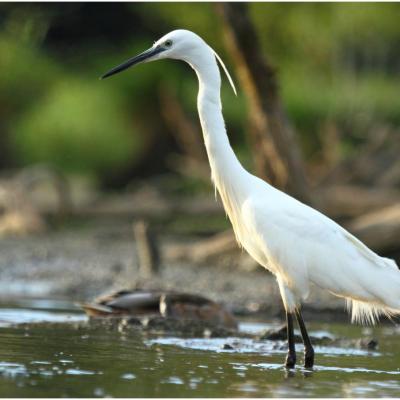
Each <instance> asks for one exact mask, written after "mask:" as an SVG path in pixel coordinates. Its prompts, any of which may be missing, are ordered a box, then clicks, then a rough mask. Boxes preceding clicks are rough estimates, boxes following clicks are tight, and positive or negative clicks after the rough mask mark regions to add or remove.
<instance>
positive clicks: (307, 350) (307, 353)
mask: <svg viewBox="0 0 400 400" xmlns="http://www.w3.org/2000/svg"><path fill="white" fill-rule="evenodd" d="M296 318H297V322H298V323H299V327H300V331H301V336H302V338H303V343H304V367H305V368H312V366H313V365H314V349H313V346H312V344H311V340H310V337H309V336H308V333H307V329H306V326H305V324H304V321H303V317H302V315H301V312H300V310H299V309H297V310H296Z"/></svg>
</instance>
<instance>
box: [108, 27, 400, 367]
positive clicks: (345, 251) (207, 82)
mask: <svg viewBox="0 0 400 400" xmlns="http://www.w3.org/2000/svg"><path fill="white" fill-rule="evenodd" d="M149 52H150V53H149ZM143 54H148V56H147V58H145V59H140V57H141V55H139V56H137V57H136V58H133V59H131V60H129V61H128V62H127V63H125V64H122V66H120V67H117V68H115V69H113V70H111V71H110V73H108V74H106V75H105V76H109V75H112V74H113V73H116V72H119V71H120V70H122V69H125V68H127V67H129V66H130V65H133V64H136V63H138V62H143V61H144V62H147V61H152V60H156V59H162V58H173V59H180V60H183V61H186V62H187V63H189V64H190V65H191V66H192V68H193V69H194V70H195V72H196V74H197V77H198V80H199V93H198V99H197V104H198V111H199V116H200V122H201V126H202V130H203V135H204V142H205V146H206V149H207V154H208V158H209V162H210V166H211V171H212V180H213V182H214V184H215V186H216V188H217V190H218V192H219V194H220V196H221V199H222V202H223V205H224V208H225V210H226V213H227V215H228V216H229V219H230V221H231V222H232V226H233V229H234V231H235V235H236V238H237V241H238V242H239V244H240V245H241V246H243V248H244V249H246V250H247V251H248V253H249V254H250V255H251V256H252V257H253V258H254V259H255V260H256V261H257V262H258V263H260V264H261V265H263V266H264V267H265V268H267V269H268V270H270V271H271V272H272V273H273V274H274V275H275V276H276V278H277V281H278V285H279V288H280V293H281V295H282V299H283V302H284V305H285V308H286V310H287V312H289V313H292V312H295V310H296V309H299V308H300V302H301V300H303V299H305V298H306V297H307V295H308V293H309V288H310V283H314V284H315V285H317V286H319V287H320V288H323V289H326V290H328V291H329V292H331V293H332V294H334V295H336V296H340V297H344V298H345V299H346V300H347V302H348V303H349V304H350V305H351V309H352V319H353V320H354V321H357V320H358V321H362V322H375V320H376V318H377V317H378V316H379V314H386V315H393V314H397V313H400V271H399V269H398V267H397V265H396V264H395V262H394V261H393V260H389V259H387V258H383V257H380V256H378V255H377V254H375V253H374V252H373V251H372V250H370V249H369V248H368V247H366V246H365V245H364V244H363V243H362V242H360V241H359V240H358V239H356V238H355V237H354V236H353V235H351V234H350V233H349V232H347V231H346V230H345V229H343V228H342V227H341V226H339V225H338V224H337V223H335V222H334V221H332V220H331V219H329V218H328V217H326V216H325V215H323V214H321V213H320V212H318V211H316V210H314V209H313V208H311V207H309V206H307V205H305V204H303V203H301V202H299V201H297V200H296V199H294V198H292V197H290V196H288V195H287V194H285V193H283V192H281V191H279V190H277V189H276V188H274V187H272V186H271V185H269V184H268V183H266V182H264V181H263V180H261V179H259V178H257V177H255V176H253V175H251V174H250V173H248V172H247V171H246V170H245V169H244V168H243V167H242V165H241V164H240V162H239V161H238V159H237V158H236V156H235V154H234V152H233V150H232V148H231V146H230V144H229V140H228V137H227V134H226V129H225V124H224V120H223V116H222V111H221V108H222V107H221V100H220V86H221V77H220V72H219V69H218V65H217V61H216V54H215V52H214V50H213V49H211V48H210V47H209V46H208V45H207V44H206V43H205V42H204V41H203V40H202V39H201V38H200V37H199V36H197V35H196V34H194V33H193V32H190V31H186V30H176V31H173V32H170V33H169V34H167V35H165V36H164V37H162V38H161V39H160V40H158V41H157V42H156V43H155V44H154V46H153V47H152V49H150V50H149V51H147V52H145V53H143ZM142 58H143V57H142ZM217 58H218V60H219V61H220V62H221V64H222V66H223V68H224V70H225V72H226V74H227V76H228V78H229V81H230V82H231V84H232V86H233V88H234V85H233V82H232V80H231V78H230V76H229V73H228V71H227V70H226V67H225V66H224V65H223V63H222V61H221V60H220V58H219V57H218V56H217ZM304 329H305V328H304ZM305 343H306V342H305ZM311 365H312V363H311Z"/></svg>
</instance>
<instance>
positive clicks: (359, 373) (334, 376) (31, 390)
mask: <svg viewBox="0 0 400 400" xmlns="http://www.w3.org/2000/svg"><path fill="white" fill-rule="evenodd" d="M36 306H37V307H40V309H33V310H29V309H27V306H26V305H24V307H25V308H24V309H17V308H15V307H14V308H11V307H8V308H7V309H0V320H1V321H3V324H2V325H1V329H0V340H1V343H2V346H1V348H0V393H1V396H2V397H61V396H69V397H93V396H95V397H105V396H114V397H117V396H118V397H236V396H241V397H246V396H248V397H252V396H257V397H271V396H274V397H298V396H300V397H338V396H340V397H349V396H353V397H384V396H386V397H399V396H400V384H399V381H400V380H399V375H400V369H399V367H398V366H399V364H400V363H399V359H400V346H399V343H398V342H399V341H398V333H399V332H398V331H396V328H388V327H383V328H379V329H378V328H375V329H374V330H373V332H372V333H373V335H374V336H375V337H378V339H380V343H381V348H380V349H379V351H373V352H371V351H366V350H359V349H349V348H341V347H330V346H316V350H317V356H318V358H317V365H316V367H315V368H314V370H313V371H309V370H305V369H303V368H301V367H300V366H299V367H298V368H296V369H295V370H293V371H288V370H286V369H285V368H284V367H283V366H282V353H283V352H285V351H286V350H285V348H284V347H282V343H276V342H275V343H274V342H269V341H257V340H253V339H248V338H234V337H232V338H224V339H223V338H215V339H214V338H213V339H200V338H199V339H187V338H176V337H161V338H160V337H151V336H149V335H141V334H139V333H129V332H124V333H123V334H121V333H118V332H116V331H110V330H105V329H104V330H101V329H99V328H98V327H97V328H96V329H93V328H91V327H90V326H87V327H84V326H82V325H80V326H75V325H76V324H74V323H71V321H82V320H83V317H82V315H80V314H76V313H74V312H67V311H68V307H67V305H66V304H63V305H62V306H60V307H56V309H58V310H55V311H54V310H52V309H51V304H48V303H44V302H42V303H40V302H39V303H36ZM30 308H34V306H33V305H30ZM3 311H4V312H3ZM71 311H73V310H71ZM13 318H14V320H13ZM39 320H45V321H47V322H50V323H47V324H31V322H32V321H33V322H37V321H39ZM60 321H63V322H68V323H64V324H60V323H59V322H60ZM15 322H18V323H21V322H24V323H26V322H28V324H24V325H17V326H12V323H15ZM57 322H58V323H57ZM242 326H244V327H245V329H246V328H247V330H248V331H250V330H251V331H252V332H255V331H257V329H258V330H260V329H263V328H264V327H265V324H264V325H263V324H242ZM313 328H314V330H320V331H321V332H322V333H321V334H323V335H325V336H326V335H327V332H326V328H325V327H324V326H322V325H321V326H319V325H317V324H316V325H314V327H313ZM361 332H362V328H360V327H352V328H349V327H348V326H346V329H344V327H343V326H341V325H335V326H332V327H331V331H330V332H329V334H330V335H333V336H336V337H340V336H344V335H346V336H349V337H353V338H354V337H357V336H360V335H361ZM313 333H314V332H313ZM368 334H371V332H368ZM226 344H229V346H225V345H226ZM298 351H299V353H298V357H299V361H300V362H301V361H302V360H301V352H302V346H299V347H298Z"/></svg>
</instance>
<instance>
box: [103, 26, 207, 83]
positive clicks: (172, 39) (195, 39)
mask: <svg viewBox="0 0 400 400" xmlns="http://www.w3.org/2000/svg"><path fill="white" fill-rule="evenodd" d="M207 47H208V46H207V45H206V43H205V42H204V41H203V39H201V38H200V37H199V36H197V35H196V34H195V33H193V32H190V31H187V30H184V29H178V30H175V31H172V32H170V33H167V34H166V35H164V36H163V37H162V38H161V39H159V40H157V41H156V42H155V43H154V44H153V46H152V47H151V48H150V49H148V50H146V51H144V52H143V53H141V54H139V55H137V56H135V57H132V58H130V59H129V60H127V61H125V62H124V63H122V64H120V65H118V66H117V67H115V68H113V69H111V70H110V71H108V72H107V73H105V74H104V75H103V76H102V77H101V78H102V79H104V78H107V77H109V76H111V75H114V74H117V73H118V72H121V71H123V70H125V69H127V68H129V67H132V66H134V65H136V64H139V63H145V62H150V61H155V60H161V59H163V58H173V59H178V60H185V61H187V62H190V61H191V59H192V58H193V57H195V56H196V54H198V53H199V52H200V51H201V50H203V51H204V49H205V48H207Z"/></svg>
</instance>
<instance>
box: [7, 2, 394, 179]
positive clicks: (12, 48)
mask: <svg viewBox="0 0 400 400" xmlns="http://www.w3.org/2000/svg"><path fill="white" fill-rule="evenodd" d="M89 7H90V6H89V5H86V4H83V3H82V4H74V5H58V4H54V5H51V6H50V5H45V4H42V5H40V6H36V5H32V4H25V5H24V4H21V5H15V6H14V5H8V6H7V7H5V6H3V5H2V6H1V7H0V8H1V12H0V54H1V57H0V140H2V143H7V142H10V143H11V144H12V147H10V148H9V150H10V151H12V153H13V154H12V155H11V156H10V159H17V160H18V162H19V163H20V164H26V163H31V162H37V161H47V162H53V163H55V164H56V165H58V166H59V167H61V168H63V169H64V170H66V171H78V172H89V173H92V174H95V175H97V176H100V175H101V174H103V173H104V171H105V170H107V171H109V170H118V169H123V168H127V167H128V166H129V165H133V164H134V163H135V160H138V159H139V155H141V154H142V151H143V152H146V151H148V153H147V156H146V157H145V158H149V164H151V163H153V159H151V157H148V155H149V154H152V149H153V150H154V149H155V148H156V146H164V145H165V142H164V144H159V143H161V141H160V138H161V137H162V136H161V134H162V132H164V131H166V126H165V124H163V122H162V115H161V112H160V104H159V102H160V98H159V95H158V93H159V90H160V87H162V86H164V85H167V86H169V87H173V88H176V91H177V95H178V97H179V101H180V102H181V103H182V104H183V107H184V109H185V110H186V111H187V112H188V114H189V115H192V116H193V118H194V121H195V122H197V117H196V113H197V111H196V91H197V81H196V78H195V76H194V75H193V73H192V71H190V68H189V67H188V66H186V65H183V64H182V63H178V62H174V61H171V60H168V61H160V62H159V63H154V64H146V65H145V66H138V67H135V70H134V71H133V70H130V71H127V72H125V73H123V74H121V75H117V76H115V77H113V78H112V79H111V80H109V81H108V80H107V81H104V82H100V81H98V80H97V77H98V76H99V75H101V74H102V73H104V72H105V71H106V70H107V69H108V68H111V67H113V66H114V65H116V64H118V63H119V62H122V61H124V60H125V59H127V58H129V57H131V56H133V55H134V54H137V53H139V52H141V51H142V50H144V49H146V48H148V47H149V46H150V45H151V43H152V41H153V40H155V39H157V38H158V37H159V36H160V35H162V34H164V33H166V32H168V31H169V30H172V29H177V28H184V29H190V30H193V31H195V32H197V33H198V34H199V35H201V36H202V37H204V39H205V40H206V41H208V42H209V43H210V44H212V46H213V47H214V48H215V49H216V50H217V51H218V53H219V54H220V55H221V57H222V58H223V59H224V61H225V62H226V64H227V67H228V69H229V70H230V72H231V73H232V76H233V78H234V80H235V81H236V83H237V86H238V97H235V96H234V95H233V93H232V92H231V90H230V88H229V85H228V83H227V82H226V80H225V78H223V83H222V98H223V107H224V115H225V118H226V123H227V127H228V129H229V135H230V138H231V140H232V142H233V144H234V146H235V148H236V150H238V151H239V152H240V153H241V155H242V159H244V160H246V161H245V162H246V163H249V164H250V162H251V155H250V154H249V153H248V152H246V144H247V141H246V135H245V133H246V128H247V126H248V125H247V121H248V118H251V116H248V115H247V110H246V102H245V99H244V96H243V93H242V90H241V88H240V86H239V85H238V79H237V77H235V75H236V71H235V69H234V63H233V62H232V60H231V58H230V55H229V54H228V53H227V51H226V48H225V45H224V40H223V26H222V23H221V19H220V17H219V16H218V15H217V14H216V12H215V7H214V5H213V4H211V3H168V4H167V3H131V4H129V5H121V4H119V3H115V4H112V5H111V4H109V5H104V6H102V11H99V8H98V7H99V6H97V7H93V8H91V9H89ZM107 7H109V8H107ZM118 7H119V11H118V12H117V13H116V14H115V15H119V18H116V19H115V22H112V24H109V25H107V26H108V27H109V29H110V30H108V31H104V29H103V28H102V25H101V21H103V22H104V18H108V19H107V21H111V20H112V16H113V15H114V14H113V12H114V11H115V9H116V8H118ZM249 7H250V12H251V16H252V18H253V21H254V23H255V26H256V29H257V32H258V34H259V39H260V43H261V48H260V52H262V53H263V54H264V55H265V56H266V57H267V59H268V61H269V62H270V63H271V64H272V65H273V66H275V67H276V68H277V76H278V81H279V84H280V87H281V93H282V98H283V101H284V104H285V106H286V108H287V111H288V114H289V117H290V119H291V121H292V122H293V124H294V125H295V127H296V132H297V134H298V135H299V137H300V140H301V143H302V145H303V150H304V151H305V155H306V157H307V159H308V158H310V157H313V156H316V157H318V152H319V151H320V149H321V141H322V136H323V135H324V126H326V123H327V122H329V123H331V124H333V125H335V126H336V127H337V129H338V130H339V131H340V133H341V138H342V140H343V146H342V148H343V149H346V151H348V149H350V150H351V147H352V146H354V144H357V143H359V141H362V140H363V139H364V137H365V135H366V134H367V133H368V130H369V129H372V128H373V127H374V126H375V125H377V124H381V123H384V124H387V125H398V124H399V123H400V96H398V93H399V89H400V81H399V77H398V71H399V68H400V53H399V51H398V49H399V48H400V26H399V23H398V21H399V20H400V5H399V4H396V3H393V4H392V3H379V4H378V3H368V4H363V5H361V6H360V5H359V4H357V5H356V4H351V3H251V4H250V5H249ZM108 11H109V14H110V15H109V16H108ZM77 13H79V15H80V16H82V18H80V19H78V20H79V21H89V22H90V21H96V24H94V25H92V26H87V27H86V26H81V25H82V23H81V25H79V26H75V25H74V21H75V20H74V18H76V17H77ZM121 13H123V14H129V16H128V17H125V19H124V18H121ZM85 18H86V19H85ZM102 18H103V19H102ZM123 20H125V21H127V22H126V23H127V25H126V26H120V25H121V24H122V23H123ZM99 23H100V25H101V26H100V25H99ZM60 27H61V28H60ZM111 27H113V29H111ZM57 29H58V30H57ZM68 29H69V30H68ZM120 29H121V32H125V34H121V36H118V32H119V31H120ZM75 31H77V32H79V34H76V32H75ZM54 32H55V33H54ZM60 32H61V34H60ZM60 37H63V38H64V39H63V40H61V39H60ZM70 37H74V38H75V39H74V41H72V40H71V39H70ZM199 134H200V129H199ZM3 138H7V140H3ZM170 149H171V148H165V150H164V153H165V157H166V158H167V157H168V154H167V153H168V151H170ZM145 154H146V153H145ZM158 154H163V151H159V152H158Z"/></svg>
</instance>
